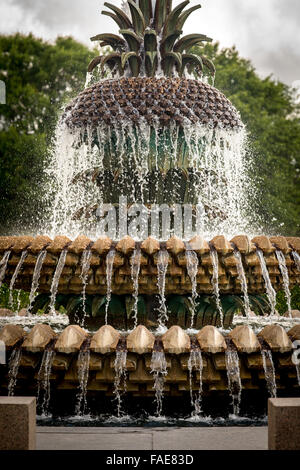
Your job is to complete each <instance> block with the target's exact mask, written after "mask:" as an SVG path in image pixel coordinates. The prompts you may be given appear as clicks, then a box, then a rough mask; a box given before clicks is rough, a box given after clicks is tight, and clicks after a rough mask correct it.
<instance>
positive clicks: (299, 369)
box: [296, 364, 300, 387]
mask: <svg viewBox="0 0 300 470" xmlns="http://www.w3.org/2000/svg"><path fill="white" fill-rule="evenodd" d="M296 374H297V379H298V385H299V387H300V364H296Z"/></svg>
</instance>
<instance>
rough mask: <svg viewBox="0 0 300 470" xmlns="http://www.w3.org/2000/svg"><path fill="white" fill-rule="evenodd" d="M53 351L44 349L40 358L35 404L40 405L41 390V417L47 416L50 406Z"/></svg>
mask: <svg viewBox="0 0 300 470" xmlns="http://www.w3.org/2000/svg"><path fill="white" fill-rule="evenodd" d="M54 357H55V351H54V349H53V348H48V349H45V351H44V353H43V357H42V362H41V366H40V369H39V372H38V393H37V402H38V403H40V395H41V390H42V391H43V394H44V396H43V401H42V402H41V412H42V415H43V416H48V413H49V404H50V394H51V386H50V375H51V369H52V364H53V360H54Z"/></svg>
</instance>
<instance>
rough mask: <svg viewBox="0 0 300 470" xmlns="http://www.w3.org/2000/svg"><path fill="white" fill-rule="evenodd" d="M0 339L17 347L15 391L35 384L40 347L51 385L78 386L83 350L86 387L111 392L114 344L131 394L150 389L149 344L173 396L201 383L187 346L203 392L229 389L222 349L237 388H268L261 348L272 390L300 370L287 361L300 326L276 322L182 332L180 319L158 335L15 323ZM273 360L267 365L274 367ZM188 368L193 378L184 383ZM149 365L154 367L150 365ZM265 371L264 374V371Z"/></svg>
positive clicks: (0, 379) (2, 373)
mask: <svg viewBox="0 0 300 470" xmlns="http://www.w3.org/2000/svg"><path fill="white" fill-rule="evenodd" d="M0 340H2V341H4V342H5V344H6V346H7V350H8V359H9V357H10V354H11V352H12V351H13V350H16V349H20V350H21V356H20V362H19V368H18V373H17V385H16V389H15V393H16V394H18V388H19V390H22V392H24V390H28V392H29V391H30V393H32V392H33V391H34V390H36V389H37V385H38V378H40V380H43V377H41V376H39V371H40V367H41V362H42V357H43V353H44V352H45V350H51V349H52V350H53V351H54V352H55V355H54V356H53V362H52V367H51V373H50V383H51V387H52V388H53V389H57V390H67V389H73V390H77V389H78V385H79V379H78V355H79V353H80V352H82V351H88V352H89V353H90V356H89V370H88V382H87V390H88V391H102V392H104V393H105V394H107V395H110V394H112V393H113V387H114V381H115V360H116V351H127V358H126V365H125V370H126V371H127V391H128V392H129V393H132V394H133V395H136V396H151V395H153V394H154V393H155V391H154V389H153V382H154V376H153V373H151V365H152V364H151V360H152V353H153V351H161V352H163V353H164V354H165V359H166V366H167V375H166V376H165V381H164V393H165V394H170V395H174V396H176V395H178V394H183V393H185V392H188V391H189V390H190V386H191V387H192V389H193V390H195V391H196V390H199V381H200V370H199V368H197V367H193V366H192V367H191V366H190V365H189V364H190V363H189V358H190V352H191V350H193V351H201V357H202V364H203V369H202V383H203V393H204V394H209V393H210V392H215V391H226V390H227V388H228V379H227V367H228V364H227V361H226V355H227V354H228V352H229V351H233V352H235V353H237V354H238V356H237V357H238V360H239V368H238V369H239V371H238V372H237V374H238V375H239V377H240V379H241V384H242V388H243V389H249V390H258V389H261V390H263V389H266V388H267V381H266V365H267V373H270V366H271V364H268V363H267V364H264V360H263V354H262V351H265V352H267V353H268V357H271V359H272V361H273V364H274V373H275V381H276V386H277V389H279V390H280V389H285V390H294V391H296V392H297V390H299V391H300V388H299V387H300V376H299V366H297V367H298V370H297V368H296V366H295V364H294V363H293V360H292V353H293V342H294V341H297V340H298V341H299V340H300V325H299V324H298V325H296V326H294V327H293V328H292V329H290V330H289V331H288V332H287V333H286V332H285V330H284V329H283V327H281V326H279V325H271V324H270V325H269V326H267V327H265V328H264V329H263V330H262V331H261V332H260V333H259V334H258V335H256V334H255V333H254V332H253V330H252V329H251V328H250V327H249V326H238V327H236V328H235V329H233V330H232V331H231V332H230V333H229V334H228V335H225V334H221V333H220V331H219V330H218V329H217V328H215V327H213V326H206V327H204V328H203V329H201V330H200V331H199V332H198V334H196V335H195V336H188V335H187V333H186V332H185V331H184V330H182V329H181V328H180V327H178V326H173V327H172V328H170V329H169V330H168V331H167V332H166V333H165V334H164V335H163V336H160V337H157V336H156V337H154V336H153V334H152V333H151V332H150V331H149V330H147V329H146V328H145V327H144V326H141V325H140V326H138V327H137V328H136V329H135V330H133V331H132V332H131V333H130V334H129V335H127V336H122V335H121V334H120V333H119V332H118V331H116V330H115V329H113V328H112V327H111V326H109V325H106V326H103V327H101V328H100V330H98V331H97V332H96V333H95V334H93V335H90V334H88V333H87V332H86V331H84V330H83V329H81V328H80V327H79V326H74V325H70V326H68V327H67V328H66V329H65V330H63V331H62V332H61V333H60V334H59V335H56V334H55V333H54V332H53V330H52V329H51V328H50V327H49V326H48V325H36V326H35V327H34V328H33V329H32V330H31V331H30V333H25V331H24V330H23V329H22V328H21V327H20V326H17V325H7V326H5V327H4V328H3V329H2V330H1V331H0ZM272 367H273V366H272ZM190 369H191V378H192V381H191V382H190ZM8 372H9V361H8V365H7V366H0V389H2V391H4V393H5V390H6V389H7V387H8V382H9V374H8ZM152 372H153V370H152ZM267 378H268V377H267Z"/></svg>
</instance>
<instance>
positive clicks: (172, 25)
mask: <svg viewBox="0 0 300 470" xmlns="http://www.w3.org/2000/svg"><path fill="white" fill-rule="evenodd" d="M189 4H190V0H185V1H183V2H181V3H180V4H179V5H177V6H176V7H175V8H174V9H172V0H154V1H153V0H127V6H128V15H127V14H126V13H125V11H123V10H121V9H120V8H118V7H116V6H115V5H113V4H111V3H108V2H105V3H104V5H105V6H106V7H107V8H109V9H110V10H111V11H103V12H102V13H103V14H104V15H107V16H110V17H111V18H112V19H113V20H114V21H115V22H116V23H117V25H118V26H119V33H120V34H121V36H123V38H122V37H120V36H117V35H115V34H98V35H97V36H93V37H92V38H91V40H92V41H101V43H100V45H101V46H110V47H111V48H112V49H113V51H114V54H115V55H113V54H111V53H110V54H109V55H108V59H107V60H103V59H99V58H96V59H94V61H92V62H91V63H90V65H89V71H90V70H93V69H94V68H95V67H97V65H99V64H101V67H102V68H103V67H104V66H108V67H109V69H110V70H112V71H113V72H116V73H121V74H126V75H127V76H133V77H137V76H138V75H139V74H140V73H142V75H146V76H150V77H153V76H155V74H156V72H158V70H162V72H163V74H164V75H165V76H167V77H173V76H176V75H179V76H181V77H182V76H185V73H186V70H187V71H188V73H194V75H196V76H197V75H199V76H200V77H201V75H202V74H203V70H204V67H205V69H206V71H207V72H208V73H209V74H211V75H213V76H214V75H215V67H214V65H213V63H212V62H211V61H210V60H208V59H206V58H204V57H201V56H200V55H195V54H190V51H191V48H192V47H193V46H195V45H198V46H199V45H200V46H203V43H204V42H211V41H212V39H211V38H209V37H207V36H206V35H204V34H189V35H187V36H184V37H181V36H182V28H183V26H184V24H185V22H186V20H187V19H188V17H189V16H190V15H191V13H193V12H194V11H196V10H198V9H199V8H201V5H195V6H193V7H191V8H189V9H187V10H185V8H186V7H187V6H188V5H189ZM129 12H130V14H129ZM113 64H114V65H113Z"/></svg>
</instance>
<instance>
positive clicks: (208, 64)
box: [202, 57, 216, 76]
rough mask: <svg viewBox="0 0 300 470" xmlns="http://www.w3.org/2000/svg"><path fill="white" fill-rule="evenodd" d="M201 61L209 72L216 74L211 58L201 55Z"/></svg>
mask: <svg viewBox="0 0 300 470" xmlns="http://www.w3.org/2000/svg"><path fill="white" fill-rule="evenodd" d="M202 62H203V64H204V65H205V67H207V68H208V70H209V71H210V73H211V74H212V75H213V76H215V75H216V67H215V66H214V64H213V63H212V61H211V60H209V59H207V58H206V57H202Z"/></svg>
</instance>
